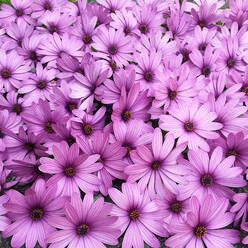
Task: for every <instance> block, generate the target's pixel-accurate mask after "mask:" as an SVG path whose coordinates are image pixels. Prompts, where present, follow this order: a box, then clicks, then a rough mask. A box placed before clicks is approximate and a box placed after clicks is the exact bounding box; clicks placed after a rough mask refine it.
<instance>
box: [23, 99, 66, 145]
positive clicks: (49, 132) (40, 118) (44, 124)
mask: <svg viewBox="0 0 248 248" xmlns="http://www.w3.org/2000/svg"><path fill="white" fill-rule="evenodd" d="M21 117H22V119H23V121H24V122H26V123H27V125H28V128H29V131H30V132H32V133H34V134H35V135H43V137H44V140H46V139H48V140H49V139H50V140H52V141H56V134H55V132H54V130H53V127H52V125H53V124H56V123H59V122H63V121H65V117H64V116H63V115H62V113H60V112H51V109H50V105H49V103H48V102H47V101H43V100H41V99H40V100H39V103H37V104H32V106H31V107H30V110H28V111H26V112H25V113H21Z"/></svg>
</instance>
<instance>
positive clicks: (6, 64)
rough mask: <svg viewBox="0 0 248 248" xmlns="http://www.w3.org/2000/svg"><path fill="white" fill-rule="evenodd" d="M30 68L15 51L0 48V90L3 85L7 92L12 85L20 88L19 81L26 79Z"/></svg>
mask: <svg viewBox="0 0 248 248" xmlns="http://www.w3.org/2000/svg"><path fill="white" fill-rule="evenodd" d="M30 69H31V67H30V66H29V65H27V64H25V62H24V59H23V57H20V56H18V54H17V53H16V52H15V51H11V52H9V53H6V52H5V51H4V50H0V76H1V80H0V90H1V89H2V88H3V86H4V88H5V90H6V91H7V92H9V91H10V90H11V89H13V88H14V87H15V88H17V89H18V88H20V87H21V81H25V80H27V79H28V77H29V71H30Z"/></svg>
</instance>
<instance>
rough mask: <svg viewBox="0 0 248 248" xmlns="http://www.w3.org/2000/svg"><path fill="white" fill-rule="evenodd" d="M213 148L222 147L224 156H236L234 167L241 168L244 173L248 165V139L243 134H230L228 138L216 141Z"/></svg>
mask: <svg viewBox="0 0 248 248" xmlns="http://www.w3.org/2000/svg"><path fill="white" fill-rule="evenodd" d="M213 146H221V147H222V149H223V151H224V156H226V157H229V156H234V157H235V161H234V166H238V167H241V168H242V169H243V170H244V171H245V168H246V166H247V164H248V139H247V138H246V137H244V134H243V133H242V132H239V133H236V134H234V133H230V134H229V135H228V136H227V137H226V138H224V137H220V138H219V139H217V140H215V141H214V143H213Z"/></svg>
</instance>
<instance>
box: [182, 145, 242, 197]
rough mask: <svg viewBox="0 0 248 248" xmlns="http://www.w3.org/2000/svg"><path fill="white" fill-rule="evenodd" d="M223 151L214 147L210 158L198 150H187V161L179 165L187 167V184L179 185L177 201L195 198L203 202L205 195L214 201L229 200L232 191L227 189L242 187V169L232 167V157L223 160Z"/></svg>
mask: <svg viewBox="0 0 248 248" xmlns="http://www.w3.org/2000/svg"><path fill="white" fill-rule="evenodd" d="M223 155H224V154H223V149H222V148H221V147H216V148H215V149H214V151H213V152H212V154H211V156H209V155H208V153H206V152H204V151H202V150H200V149H198V150H197V151H193V150H189V152H188V157H189V161H187V160H183V159H181V160H180V161H178V162H179V164H182V165H185V166H187V167H188V173H186V174H185V176H186V178H187V180H188V182H187V184H182V185H179V187H180V195H179V199H180V200H184V199H187V198H189V197H191V196H193V195H194V196H197V198H198V199H199V200H200V201H203V199H204V197H205V196H206V195H207V194H212V195H213V196H214V198H215V199H218V198H219V197H224V198H229V199H230V198H231V197H232V196H233V194H234V193H233V191H232V190H231V189H229V188H228V187H243V186H245V185H246V181H245V180H244V179H243V176H242V169H241V168H239V167H233V163H234V160H235V158H234V156H229V157H227V158H224V159H223Z"/></svg>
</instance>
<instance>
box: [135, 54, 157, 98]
mask: <svg viewBox="0 0 248 248" xmlns="http://www.w3.org/2000/svg"><path fill="white" fill-rule="evenodd" d="M134 57H135V61H136V62H137V63H138V64H137V66H136V68H135V69H136V73H137V75H136V80H137V81H139V82H140V88H141V89H142V90H146V89H148V90H149V95H152V96H153V95H154V89H153V86H154V83H159V82H160V81H159V72H160V71H162V68H161V53H160V52H155V51H153V50H152V51H151V52H150V53H148V52H147V51H146V50H144V51H142V53H141V54H139V53H137V54H136V55H135V56H134Z"/></svg>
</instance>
